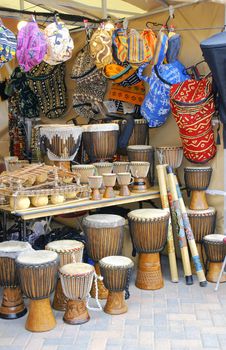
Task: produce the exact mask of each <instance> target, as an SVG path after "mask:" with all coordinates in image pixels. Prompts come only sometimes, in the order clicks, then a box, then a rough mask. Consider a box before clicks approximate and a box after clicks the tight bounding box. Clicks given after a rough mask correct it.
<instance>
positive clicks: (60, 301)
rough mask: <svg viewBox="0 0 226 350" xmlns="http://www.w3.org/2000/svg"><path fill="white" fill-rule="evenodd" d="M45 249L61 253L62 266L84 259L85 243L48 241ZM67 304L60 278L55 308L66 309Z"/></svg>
mask: <svg viewBox="0 0 226 350" xmlns="http://www.w3.org/2000/svg"><path fill="white" fill-rule="evenodd" d="M45 249H46V250H51V251H54V252H56V253H57V254H58V255H59V258H60V267H62V266H64V265H66V264H70V263H73V262H81V261H82V256H83V249H84V244H83V243H81V242H78V241H75V240H69V239H64V240H62V241H53V242H50V243H48V244H47V245H46V247H45ZM66 305H67V298H66V297H65V295H64V293H63V290H62V285H61V281H60V278H58V280H57V286H56V290H55V294H54V298H53V308H54V309H56V310H59V311H65V310H66Z"/></svg>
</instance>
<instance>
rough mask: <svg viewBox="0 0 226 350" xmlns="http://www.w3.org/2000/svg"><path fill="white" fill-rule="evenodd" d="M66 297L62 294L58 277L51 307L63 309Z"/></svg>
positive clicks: (64, 308)
mask: <svg viewBox="0 0 226 350" xmlns="http://www.w3.org/2000/svg"><path fill="white" fill-rule="evenodd" d="M67 301H68V298H67V297H66V296H65V295H64V293H63V290H62V284H61V281H60V279H58V280H57V285H56V290H55V294H54V299H53V305H52V306H53V308H54V309H55V310H58V311H65V310H66V306H67Z"/></svg>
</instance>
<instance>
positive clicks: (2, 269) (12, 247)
mask: <svg viewBox="0 0 226 350" xmlns="http://www.w3.org/2000/svg"><path fill="white" fill-rule="evenodd" d="M31 250H32V248H31V245H30V244H29V243H27V242H18V241H8V242H2V243H0V285H1V286H2V287H3V288H4V290H3V298H2V305H1V307H0V317H1V318H5V319H15V318H19V317H22V316H23V315H25V314H26V312H27V309H26V308H25V306H24V302H23V298H22V293H21V289H20V285H19V281H18V276H17V270H16V264H15V260H16V258H17V257H18V256H19V255H20V254H21V253H22V252H25V251H31Z"/></svg>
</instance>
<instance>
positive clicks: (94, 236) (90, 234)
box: [83, 214, 125, 299]
mask: <svg viewBox="0 0 226 350" xmlns="http://www.w3.org/2000/svg"><path fill="white" fill-rule="evenodd" d="M124 225H125V219H124V218H122V217H121V216H119V215H111V214H94V215H89V216H87V217H86V218H84V219H83V228H84V233H85V236H86V247H87V252H88V255H89V257H90V258H91V259H92V260H93V261H94V262H95V269H96V273H97V275H99V274H100V267H99V264H98V262H99V260H100V259H102V258H104V257H106V256H109V255H120V254H121V253H122V245H123V229H124ZM107 295H108V291H107V289H106V288H105V286H104V284H103V282H102V281H98V298H99V299H106V298H107ZM91 296H92V297H95V296H96V288H95V286H94V285H93V288H92V290H91Z"/></svg>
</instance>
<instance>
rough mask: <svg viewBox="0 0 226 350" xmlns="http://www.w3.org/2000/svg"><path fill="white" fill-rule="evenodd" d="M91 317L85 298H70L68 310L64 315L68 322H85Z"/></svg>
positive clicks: (65, 320)
mask: <svg viewBox="0 0 226 350" xmlns="http://www.w3.org/2000/svg"><path fill="white" fill-rule="evenodd" d="M89 319H90V316H89V313H88V310H87V308H86V304H85V301H83V300H68V302H67V307H66V311H65V314H64V317H63V320H64V322H65V323H68V324H72V325H73V324H83V323H86V322H88V321H89Z"/></svg>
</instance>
